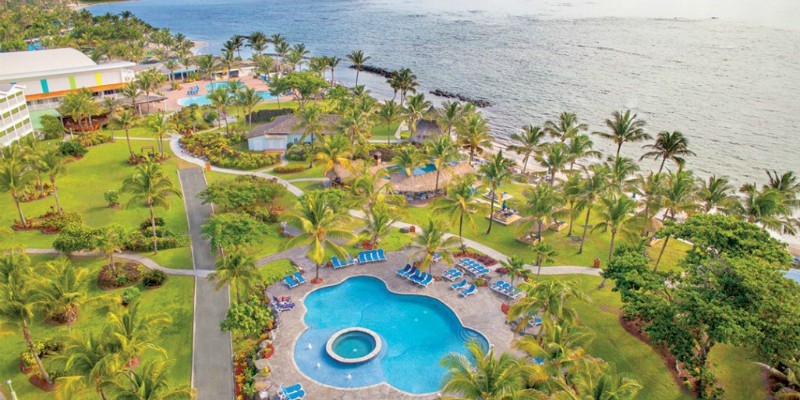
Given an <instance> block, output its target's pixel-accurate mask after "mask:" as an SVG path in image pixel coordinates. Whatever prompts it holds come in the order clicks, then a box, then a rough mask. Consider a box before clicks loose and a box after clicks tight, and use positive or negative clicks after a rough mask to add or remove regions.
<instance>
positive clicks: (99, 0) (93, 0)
mask: <svg viewBox="0 0 800 400" xmlns="http://www.w3.org/2000/svg"><path fill="white" fill-rule="evenodd" d="M132 1H138V0H89V1H76V2H75V3H73V4H72V9H73V10H81V9H84V8H86V7H89V6H96V5H98V4H106V3H129V2H132Z"/></svg>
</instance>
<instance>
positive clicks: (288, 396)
mask: <svg viewBox="0 0 800 400" xmlns="http://www.w3.org/2000/svg"><path fill="white" fill-rule="evenodd" d="M304 397H306V391H305V390H303V385H301V384H299V383H298V384H296V385H292V386H289V387H283V385H281V386H280V390H278V398H280V399H283V400H299V399H302V398H304Z"/></svg>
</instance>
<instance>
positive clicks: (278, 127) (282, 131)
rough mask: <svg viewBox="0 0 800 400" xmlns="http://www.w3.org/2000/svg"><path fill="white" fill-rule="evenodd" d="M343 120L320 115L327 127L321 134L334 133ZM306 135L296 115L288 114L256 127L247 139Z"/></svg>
mask: <svg viewBox="0 0 800 400" xmlns="http://www.w3.org/2000/svg"><path fill="white" fill-rule="evenodd" d="M341 118H342V117H341V116H339V115H335V114H322V115H320V121H321V122H322V123H323V124H324V125H325V128H323V129H322V132H321V133H322V134H323V135H329V134H332V133H334V131H335V128H336V124H337V123H338V122H339V120H340V119H341ZM304 133H305V131H304V130H303V128H302V127H300V121H299V120H298V119H297V116H295V115H294V114H287V115H281V116H278V117H275V119H274V120H272V122H268V123H266V124H263V125H259V126H256V127H255V128H253V130H251V131H250V134H249V135H247V138H248V139H252V138H256V137H260V136H265V135H272V136H275V135H291V134H296V135H302V134H304Z"/></svg>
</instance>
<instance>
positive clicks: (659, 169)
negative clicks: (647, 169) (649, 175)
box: [658, 157, 667, 174]
mask: <svg viewBox="0 0 800 400" xmlns="http://www.w3.org/2000/svg"><path fill="white" fill-rule="evenodd" d="M666 162H667V158H666V157H663V158H662V159H661V166H660V167H658V173H659V174H660V173H661V171H662V170H663V169H664V163H666Z"/></svg>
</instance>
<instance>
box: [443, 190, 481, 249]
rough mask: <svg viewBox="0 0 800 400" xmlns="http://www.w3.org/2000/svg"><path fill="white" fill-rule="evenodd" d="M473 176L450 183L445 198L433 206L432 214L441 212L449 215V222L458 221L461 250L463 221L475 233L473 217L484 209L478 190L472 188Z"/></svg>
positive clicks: (463, 247)
mask: <svg viewBox="0 0 800 400" xmlns="http://www.w3.org/2000/svg"><path fill="white" fill-rule="evenodd" d="M473 186H475V175H471V174H470V175H463V176H459V177H456V179H454V180H453V181H451V183H450V186H449V187H448V188H447V197H443V198H439V199H436V201H435V202H434V205H433V211H434V212H443V213H445V214H449V215H450V220H451V221H456V220H457V221H458V237H459V239H460V240H461V248H462V250H463V249H466V246H465V245H464V235H463V229H464V220H465V219H466V221H467V223H468V224H469V225H470V227H472V230H473V231H475V230H476V229H477V228H476V226H475V216H476V215H480V214H481V213H482V210H483V209H484V206H483V203H480V202H478V201H477V200H478V193H479V191H480V188H474V187H473Z"/></svg>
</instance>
